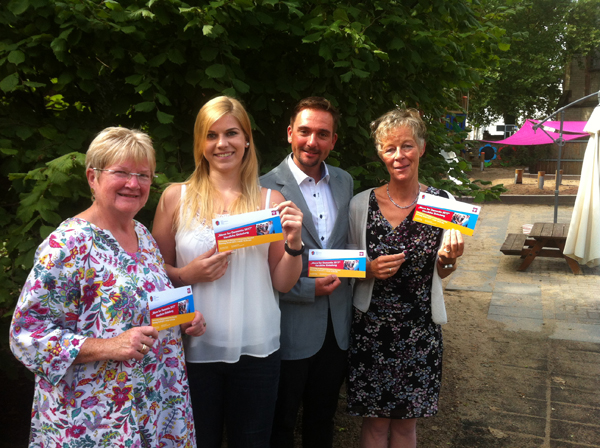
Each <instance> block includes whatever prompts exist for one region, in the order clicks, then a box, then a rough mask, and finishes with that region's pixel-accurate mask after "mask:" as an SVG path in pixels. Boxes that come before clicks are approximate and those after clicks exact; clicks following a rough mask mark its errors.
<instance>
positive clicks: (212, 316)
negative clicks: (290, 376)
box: [153, 96, 304, 448]
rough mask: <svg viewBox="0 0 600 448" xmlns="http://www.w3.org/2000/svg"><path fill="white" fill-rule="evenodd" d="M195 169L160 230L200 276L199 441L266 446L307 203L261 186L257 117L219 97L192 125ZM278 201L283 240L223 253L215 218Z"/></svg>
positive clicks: (195, 391)
mask: <svg viewBox="0 0 600 448" xmlns="http://www.w3.org/2000/svg"><path fill="white" fill-rule="evenodd" d="M194 157H195V161H196V169H195V171H194V173H193V174H192V176H191V177H190V178H189V179H188V180H187V181H186V182H184V183H181V184H175V185H171V186H170V187H169V188H167V190H165V192H164V194H163V196H162V198H161V201H160V204H159V207H158V210H157V212H156V217H155V221H154V229H153V234H154V237H155V238H156V241H157V242H158V245H159V247H160V249H161V252H162V253H163V256H164V259H165V263H166V269H167V273H168V275H169V277H170V278H171V280H172V281H173V282H174V283H175V284H176V285H177V286H182V285H193V291H194V303H195V306H196V309H198V310H201V311H202V313H203V315H204V317H205V319H206V325H207V326H206V333H205V334H204V336H202V337H201V338H194V339H191V338H190V339H187V340H186V341H185V342H184V344H185V354H186V361H187V366H188V373H189V376H190V390H191V394H192V405H193V409H194V418H195V420H196V422H197V427H196V433H197V438H198V441H199V442H198V443H199V445H201V446H203V447H215V448H217V447H220V446H221V437H222V434H223V426H224V425H225V428H226V433H227V442H228V446H229V447H230V448H236V447H268V444H269V437H270V433H271V425H272V420H273V412H274V407H275V400H276V395H277V384H278V378H279V365H280V356H279V351H278V350H279V333H280V312H279V305H278V296H277V292H276V291H275V290H277V291H281V292H287V291H289V290H290V289H291V288H292V286H293V285H294V284H295V283H296V281H297V280H298V278H299V276H300V272H301V269H302V257H300V256H298V255H300V254H301V253H302V250H303V247H304V246H303V243H302V241H301V227H302V212H300V210H299V209H298V208H297V207H296V206H295V205H294V204H293V203H292V202H290V201H285V200H284V198H283V196H282V195H281V194H280V193H279V192H277V191H270V190H267V189H264V188H262V189H261V187H260V185H259V183H258V161H257V157H256V149H255V147H254V142H253V139H252V132H251V126H250V120H249V118H248V115H247V113H246V111H245V110H244V108H243V107H242V105H241V104H240V103H239V102H238V101H236V100H235V99H233V98H229V97H226V96H221V97H218V98H215V99H213V100H211V101H209V102H208V103H206V104H205V105H204V106H203V107H202V109H201V110H200V112H199V113H198V116H197V118H196V124H195V128H194ZM271 207H276V208H277V209H278V210H279V212H280V214H281V223H282V228H283V233H284V240H285V243H284V242H283V241H278V242H274V243H271V244H264V245H259V246H253V247H248V248H243V249H236V250H234V251H227V252H223V253H218V252H217V251H216V246H215V237H214V232H213V229H212V219H213V218H217V217H218V216H221V215H228V214H229V215H233V214H239V213H244V212H251V211H256V210H259V209H265V208H271Z"/></svg>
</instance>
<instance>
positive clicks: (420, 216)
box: [413, 193, 481, 235]
mask: <svg viewBox="0 0 600 448" xmlns="http://www.w3.org/2000/svg"><path fill="white" fill-rule="evenodd" d="M480 211H481V207H479V206H477V205H473V204H467V203H466V202H459V201H453V200H451V199H446V198H442V197H440V196H434V195H432V194H428V193H421V195H420V196H419V201H418V202H417V207H416V208H415V216H414V217H413V221H417V222H422V223H423V224H429V225H430V226H434V227H441V228H442V229H456V230H458V231H459V232H461V233H463V234H465V235H473V232H474V231H475V224H476V223H477V218H479V212H480Z"/></svg>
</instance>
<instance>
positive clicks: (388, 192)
mask: <svg viewBox="0 0 600 448" xmlns="http://www.w3.org/2000/svg"><path fill="white" fill-rule="evenodd" d="M420 192H421V186H420V185H418V188H417V195H416V196H415V200H414V201H412V202H411V203H410V204H408V205H405V206H402V205H398V204H396V203H395V202H394V200H393V199H392V196H391V195H390V184H387V195H388V198H390V201H392V204H394V205H395V206H396V207H398V208H401V209H407V208H410V207H412V206H413V205H415V204H416V203H417V201H418V200H419V193H420Z"/></svg>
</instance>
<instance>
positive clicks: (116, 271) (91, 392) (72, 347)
mask: <svg viewBox="0 0 600 448" xmlns="http://www.w3.org/2000/svg"><path fill="white" fill-rule="evenodd" d="M135 232H136V234H137V237H138V252H137V253H128V252H126V251H124V250H123V249H122V248H121V246H120V245H119V244H118V243H117V241H116V240H115V238H114V237H113V236H112V234H111V233H110V232H109V231H107V230H103V229H100V228H98V227H96V226H94V225H93V224H91V223H89V222H87V221H84V220H82V219H78V218H71V219H68V220H66V221H65V222H63V223H62V224H61V225H60V226H59V227H58V229H56V230H55V231H54V232H53V233H52V234H51V235H50V236H49V237H48V238H47V239H46V240H45V241H44V242H43V243H42V244H41V245H40V247H39V248H38V250H37V252H36V256H35V260H34V267H33V269H32V271H31V273H30V274H29V277H28V279H27V282H26V283H25V286H24V287H23V290H22V292H21V297H20V298H19V302H18V304H17V307H16V309H15V313H14V316H13V321H12V325H11V330H10V340H11V349H12V351H13V353H14V354H15V356H16V357H17V358H18V359H19V360H20V361H21V362H22V363H23V364H24V365H25V366H26V367H27V368H28V369H29V370H31V371H32V372H33V373H35V392H34V399H33V409H32V421H31V435H30V442H29V446H30V447H40V448H42V447H58V446H60V447H61V448H92V447H111V448H112V447H127V448H138V447H140V448H141V447H195V446H196V441H195V434H194V423H193V417H192V409H191V402H190V398H189V389H188V380H187V374H186V371H185V362H184V356H183V348H182V342H181V331H180V329H179V327H173V328H169V329H166V330H163V331H160V332H159V338H158V340H157V341H155V343H154V346H153V347H152V349H151V351H150V352H149V353H148V354H147V355H146V356H144V358H143V360H142V361H135V360H133V361H124V362H119V361H97V362H90V363H86V364H73V361H74V360H75V358H76V357H77V355H78V354H79V350H80V349H81V346H82V344H83V343H84V341H85V340H86V338H88V337H91V338H103V339H107V338H111V337H115V336H117V335H119V334H121V333H123V332H124V331H126V330H128V329H130V328H132V327H134V326H141V325H149V324H150V317H149V312H148V308H147V303H148V301H149V296H150V294H151V293H152V292H154V291H162V290H164V289H167V288H172V286H171V283H170V281H169V279H168V277H167V274H166V272H165V270H164V268H163V260H162V256H161V254H160V252H159V250H158V246H157V245H156V242H155V241H154V238H152V235H150V233H149V232H148V230H147V229H146V228H145V227H144V226H143V225H141V224H140V223H138V222H135Z"/></svg>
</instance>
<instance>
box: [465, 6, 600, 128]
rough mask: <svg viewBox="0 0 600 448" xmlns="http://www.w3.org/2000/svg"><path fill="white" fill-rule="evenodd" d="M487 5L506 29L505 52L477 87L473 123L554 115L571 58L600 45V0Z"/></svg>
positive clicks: (472, 100)
mask: <svg viewBox="0 0 600 448" xmlns="http://www.w3.org/2000/svg"><path fill="white" fill-rule="evenodd" d="M485 9H486V11H487V13H488V15H487V18H488V19H489V20H490V21H491V22H492V23H494V24H495V25H497V26H498V27H500V28H503V29H505V30H506V34H505V35H504V36H503V37H502V40H503V44H501V45H499V49H500V50H502V51H504V52H505V53H504V56H503V58H502V60H501V61H500V63H499V64H498V65H496V66H491V67H490V69H489V71H487V72H486V73H485V74H484V81H483V82H482V83H481V84H480V85H479V86H478V87H476V88H475V89H473V90H472V91H471V95H470V105H469V106H470V110H469V119H470V121H471V123H474V124H476V125H480V126H483V125H488V124H490V123H492V122H493V121H495V120H498V119H500V118H502V117H505V118H506V117H508V116H512V117H517V119H518V118H519V117H526V118H541V117H544V116H546V115H549V114H550V113H552V112H553V111H554V110H556V107H557V104H558V101H559V99H560V96H561V94H562V83H563V79H564V76H565V69H566V66H567V64H568V63H569V62H570V60H571V57H573V56H574V55H577V54H579V55H587V54H589V53H590V52H591V51H592V50H594V49H597V48H598V46H599V45H600V26H599V24H600V0H582V1H571V0H488V1H487V2H486V3H485ZM509 44H510V46H509ZM517 121H520V120H517ZM507 124H517V123H508V122H507Z"/></svg>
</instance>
